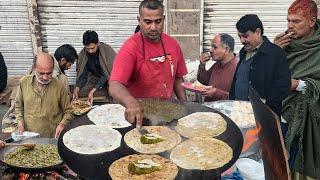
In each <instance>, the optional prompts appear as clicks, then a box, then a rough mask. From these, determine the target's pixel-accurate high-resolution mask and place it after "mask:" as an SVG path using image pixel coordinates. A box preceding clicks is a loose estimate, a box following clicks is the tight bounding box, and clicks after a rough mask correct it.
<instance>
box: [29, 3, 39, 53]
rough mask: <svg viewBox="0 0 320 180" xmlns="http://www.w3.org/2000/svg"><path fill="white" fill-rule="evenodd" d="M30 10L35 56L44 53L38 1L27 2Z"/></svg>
mask: <svg viewBox="0 0 320 180" xmlns="http://www.w3.org/2000/svg"><path fill="white" fill-rule="evenodd" d="M26 1H27V8H28V21H29V26H30V35H31V40H32V49H33V54H34V55H36V54H38V53H40V52H42V43H41V26H40V18H39V13H38V4H37V0H26Z"/></svg>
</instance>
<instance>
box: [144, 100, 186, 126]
mask: <svg viewBox="0 0 320 180" xmlns="http://www.w3.org/2000/svg"><path fill="white" fill-rule="evenodd" d="M139 102H140V103H141V105H142V106H143V108H144V117H145V118H147V119H149V120H151V121H153V120H161V121H163V123H168V122H171V121H172V120H174V119H179V118H181V117H183V116H184V113H185V108H184V106H183V105H181V104H178V103H174V102H171V101H166V100H158V99H140V100H139Z"/></svg>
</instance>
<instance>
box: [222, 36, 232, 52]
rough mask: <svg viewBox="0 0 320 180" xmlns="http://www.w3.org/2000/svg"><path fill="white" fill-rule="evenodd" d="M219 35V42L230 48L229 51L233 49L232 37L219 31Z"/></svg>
mask: <svg viewBox="0 0 320 180" xmlns="http://www.w3.org/2000/svg"><path fill="white" fill-rule="evenodd" d="M219 36H220V40H221V43H222V44H224V45H226V46H228V47H229V48H230V51H231V52H233V51H234V39H233V37H232V36H230V35H229V34H226V33H220V34H219Z"/></svg>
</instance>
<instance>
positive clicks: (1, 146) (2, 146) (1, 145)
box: [0, 140, 6, 149]
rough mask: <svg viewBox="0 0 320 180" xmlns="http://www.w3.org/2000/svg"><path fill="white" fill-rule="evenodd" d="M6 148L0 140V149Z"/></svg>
mask: <svg viewBox="0 0 320 180" xmlns="http://www.w3.org/2000/svg"><path fill="white" fill-rule="evenodd" d="M5 146H6V144H5V143H4V141H1V140H0V149H2V148H4V147H5Z"/></svg>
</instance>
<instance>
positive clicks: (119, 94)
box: [109, 81, 136, 107]
mask: <svg viewBox="0 0 320 180" xmlns="http://www.w3.org/2000/svg"><path fill="white" fill-rule="evenodd" d="M109 94H110V95H111V96H112V98H113V99H114V101H115V102H118V103H120V104H122V105H124V106H125V107H127V106H128V104H130V103H132V102H136V99H135V98H134V97H133V96H131V94H130V93H129V91H128V90H127V88H126V87H125V86H124V85H122V84H121V83H120V82H118V81H110V82H109Z"/></svg>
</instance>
